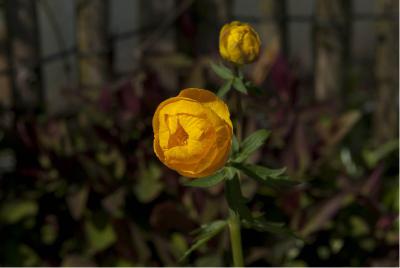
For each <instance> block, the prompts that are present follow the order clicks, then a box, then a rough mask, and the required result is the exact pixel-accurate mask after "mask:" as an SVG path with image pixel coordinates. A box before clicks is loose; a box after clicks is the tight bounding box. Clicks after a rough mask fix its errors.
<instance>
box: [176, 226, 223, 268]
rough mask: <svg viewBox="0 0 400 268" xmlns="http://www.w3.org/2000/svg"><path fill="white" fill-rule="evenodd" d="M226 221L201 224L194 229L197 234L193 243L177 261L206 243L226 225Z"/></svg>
mask: <svg viewBox="0 0 400 268" xmlns="http://www.w3.org/2000/svg"><path fill="white" fill-rule="evenodd" d="M227 224H228V223H227V221H222V220H219V221H214V222H212V223H208V224H205V225H202V226H201V227H200V229H198V230H196V231H195V232H194V234H197V235H196V237H195V239H194V243H193V245H192V246H191V247H190V248H189V249H188V250H187V251H186V252H185V253H184V254H183V256H182V257H181V259H180V260H179V262H182V261H183V260H184V259H185V258H187V257H188V256H189V255H190V254H191V253H192V252H193V251H194V250H196V249H198V248H200V247H201V246H202V245H204V244H205V243H207V242H208V241H209V240H210V239H211V238H213V237H214V236H216V235H217V234H218V233H220V232H221V231H222V230H223V229H224V228H225V227H226V226H227Z"/></svg>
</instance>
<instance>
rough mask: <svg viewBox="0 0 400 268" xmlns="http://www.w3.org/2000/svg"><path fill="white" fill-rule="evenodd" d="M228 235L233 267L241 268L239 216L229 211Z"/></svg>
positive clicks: (241, 251) (242, 264)
mask: <svg viewBox="0 0 400 268" xmlns="http://www.w3.org/2000/svg"><path fill="white" fill-rule="evenodd" d="M228 226H229V234H230V239H231V248H232V257H233V266H234V267H243V266H244V263H243V250H242V237H241V232H240V229H241V228H240V216H239V214H238V213H237V212H236V211H234V210H232V209H231V208H230V209H229V219H228Z"/></svg>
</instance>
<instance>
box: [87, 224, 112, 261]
mask: <svg viewBox="0 0 400 268" xmlns="http://www.w3.org/2000/svg"><path fill="white" fill-rule="evenodd" d="M85 231H86V236H87V240H88V242H89V254H94V253H97V252H99V251H103V250H104V249H106V248H108V247H109V246H111V245H112V244H114V242H115V241H116V240H117V236H116V234H115V231H114V228H113V227H112V225H111V224H109V223H106V225H105V226H102V227H98V226H96V225H95V224H94V223H92V222H89V221H87V222H86V224H85Z"/></svg>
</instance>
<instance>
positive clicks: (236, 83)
mask: <svg viewBox="0 0 400 268" xmlns="http://www.w3.org/2000/svg"><path fill="white" fill-rule="evenodd" d="M232 85H233V87H234V88H235V89H236V90H237V91H239V92H242V93H244V94H247V88H246V86H245V84H244V83H243V80H242V79H240V78H237V77H235V79H233V83H232Z"/></svg>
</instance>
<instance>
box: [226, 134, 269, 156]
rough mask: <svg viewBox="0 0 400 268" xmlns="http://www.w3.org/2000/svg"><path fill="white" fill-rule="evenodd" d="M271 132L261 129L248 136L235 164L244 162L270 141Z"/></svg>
mask: <svg viewBox="0 0 400 268" xmlns="http://www.w3.org/2000/svg"><path fill="white" fill-rule="evenodd" d="M269 134H270V132H269V131H267V130H265V129H261V130H258V131H256V132H254V133H253V134H251V135H250V136H248V137H247V138H246V139H245V140H244V141H243V142H242V144H241V145H240V150H239V153H238V155H237V157H236V158H235V159H234V160H235V162H243V161H244V160H246V159H247V158H248V157H249V156H250V155H251V154H252V153H253V152H254V151H255V150H257V149H258V148H259V147H260V146H261V145H263V144H264V142H265V141H266V140H267V139H268V137H269Z"/></svg>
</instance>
